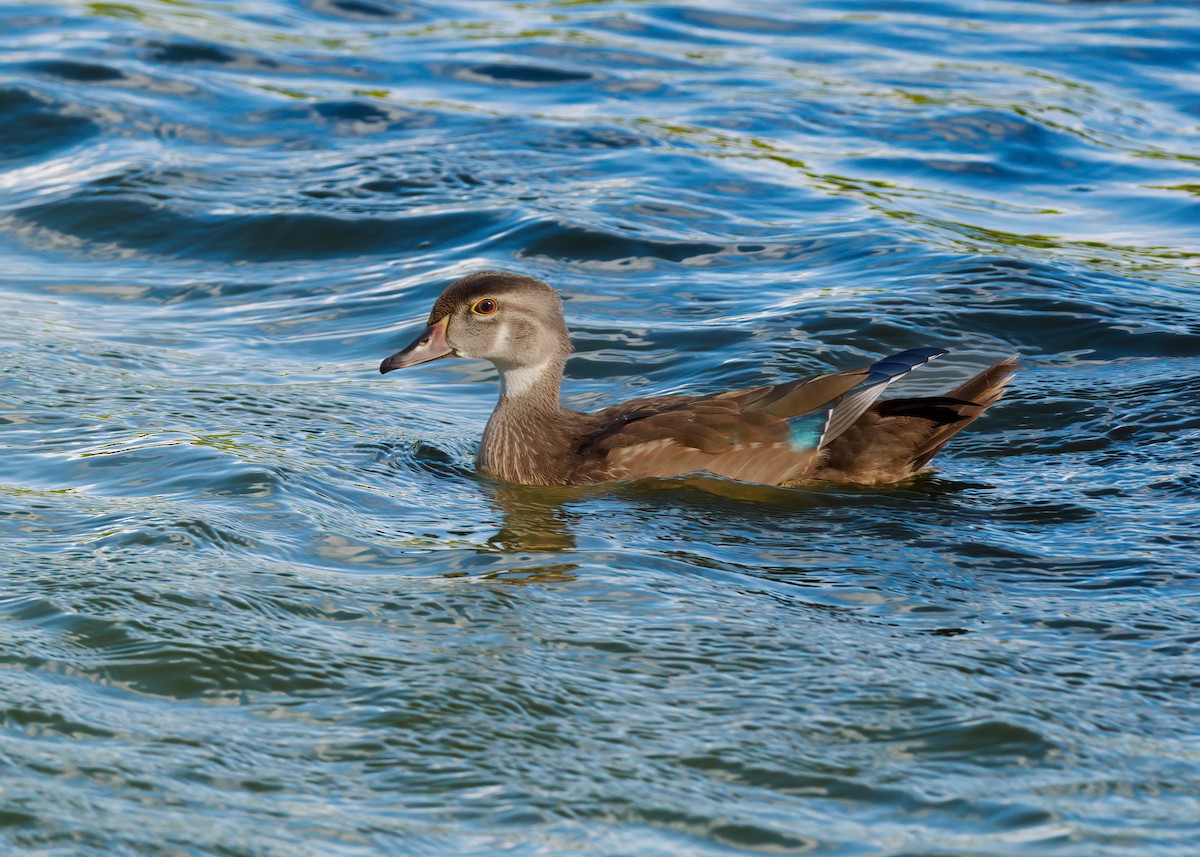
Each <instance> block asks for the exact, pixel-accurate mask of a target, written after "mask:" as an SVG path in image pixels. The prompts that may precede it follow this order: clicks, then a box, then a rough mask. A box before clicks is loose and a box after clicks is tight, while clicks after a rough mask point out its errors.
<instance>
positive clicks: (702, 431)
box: [379, 273, 1016, 486]
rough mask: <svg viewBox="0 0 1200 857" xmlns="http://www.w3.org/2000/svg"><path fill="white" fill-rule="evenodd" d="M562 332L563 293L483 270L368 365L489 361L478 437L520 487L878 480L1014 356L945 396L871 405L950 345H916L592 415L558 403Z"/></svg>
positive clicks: (942, 436)
mask: <svg viewBox="0 0 1200 857" xmlns="http://www.w3.org/2000/svg"><path fill="white" fill-rule="evenodd" d="M570 353H571V341H570V338H569V337H568V334H567V326H566V322H565V321H564V320H563V310H562V301H561V300H560V299H559V297H558V294H557V293H555V291H554V290H553V289H552V288H550V286H548V285H547V284H546V283H543V282H542V281H540V280H535V279H533V278H532V277H523V276H517V275H514V274H502V273H481V274H472V275H470V276H467V277H463V278H462V279H460V280H458V281H457V282H455V283H453V284H452V285H450V286H449V287H448V288H447V289H446V290H445V291H444V292H442V294H441V296H440V297H439V298H438V299H437V302H436V303H435V304H434V305H433V311H432V312H431V313H430V314H429V326H428V327H426V328H425V330H424V331H423V332H422V333H421V334H420V335H419V336H418V337H417V338H416V339H415V340H414V341H413V342H412V344H410V345H409V346H408V347H407V348H405V349H404V350H402V351H399V352H397V353H396V354H393V355H392V356H391V357H389V358H387V359H386V360H384V361H383V363H381V364H380V366H379V371H380V372H390V371H392V370H393V369H401V368H404V367H406V366H415V365H417V364H418V363H427V362H429V361H430V360H437V359H439V358H442V357H448V356H450V355H455V356H458V357H469V358H478V359H483V360H490V361H491V362H492V364H493V365H494V366H495V367H496V369H497V370H498V371H499V372H500V401H499V402H498V403H497V405H496V410H495V411H494V412H493V413H492V417H491V419H490V420H488V424H487V428H486V429H484V432H483V441H482V443H481V444H480V447H479V457H478V463H479V468H480V470H482V471H483V472H484V473H485V474H487V475H488V476H491V477H494V478H496V479H500V480H503V481H505V482H513V483H518V484H524V485H578V484H585V483H593V482H603V481H607V480H614V479H641V478H646V477H672V476H681V475H684V474H689V473H698V472H702V473H710V474H714V475H716V476H723V477H726V478H729V479H736V480H741V481H744V482H757V483H763V484H767V485H782V486H789V485H796V484H801V483H810V482H835V483H852V484H860V485H878V484H885V483H891V482H899V481H901V480H903V479H907V478H908V477H910V476H912V475H913V474H915V473H916V472H918V471H919V470H921V469H922V468H923V467H925V465H926V464H927V463H928V462H929V460H930V459H931V458H932V457H933V456H934V455H935V454H936V453H937V452H938V450H940V449H941V448H942V447H943V446H944V445H945V444H946V442H947V441H948V440H950V438H951V437H953V436H954V435H955V434H957V433H958V432H959V431H961V430H962V429H963V428H965V427H966V426H967V425H969V424H970V423H972V422H974V421H975V420H976V419H977V418H978V417H979V416H980V414H982V413H983V412H984V411H985V410H987V409H988V407H990V406H991V405H992V404H993V403H994V402H995V401H996V400H997V399H999V398H1000V395H1001V393H1002V392H1003V389H1004V386H1005V384H1006V383H1008V381H1009V379H1010V378H1011V377H1012V375H1013V372H1014V371H1015V369H1016V357H1015V356H1014V357H1010V358H1008V359H1007V360H1002V361H1000V362H999V363H997V364H996V365H994V366H992V367H991V368H989V369H986V370H984V371H983V372H981V373H979V374H978V375H976V376H975V377H974V378H971V379H970V380H968V381H966V382H964V383H962V384H960V385H959V386H958V387H955V388H954V389H953V390H951V391H949V392H948V393H947V394H946V395H944V396H936V397H927V398H914V399H890V400H887V401H877V400H878V399H879V396H880V394H882V393H883V391H884V390H885V389H886V388H887V387H888V385H890V384H891V383H892V382H894V381H896V380H897V379H899V378H902V377H904V376H905V375H907V374H908V373H909V372H911V371H912V370H914V369H916V368H917V367H919V366H923V365H924V364H925V363H928V362H929V361H930V360H933V359H934V358H936V357H940V356H942V355H943V354H946V353H947V352H945V351H943V350H942V349H939V348H916V349H912V350H910V351H903V352H901V353H899V354H893V355H892V356H891V357H885V358H884V359H882V360H879V361H877V362H876V363H873V364H871V365H870V366H867V367H865V368H863V369H852V370H849V371H845V372H832V373H829V374H826V375H817V376H815V377H812V378H803V379H799V380H795V381H790V382H788V383H786V384H780V385H778V386H773V387H755V388H752V389H747V390H734V391H731V392H726V393H710V394H707V395H696V396H653V397H650V398H644V399H631V400H629V401H627V402H622V403H620V404H617V405H612V406H610V407H607V408H604V409H603V410H600V411H597V412H595V413H590V414H589V413H582V412H580V411H574V410H570V409H569V408H564V407H563V406H562V405H561V404H560V403H559V386H560V384H561V382H562V375H563V366H564V364H565V363H566V360H567V355H568V354H570Z"/></svg>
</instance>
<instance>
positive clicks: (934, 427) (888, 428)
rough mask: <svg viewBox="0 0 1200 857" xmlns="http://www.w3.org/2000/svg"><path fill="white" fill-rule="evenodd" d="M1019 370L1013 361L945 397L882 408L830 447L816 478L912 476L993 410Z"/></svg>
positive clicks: (881, 479)
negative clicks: (965, 429) (989, 410)
mask: <svg viewBox="0 0 1200 857" xmlns="http://www.w3.org/2000/svg"><path fill="white" fill-rule="evenodd" d="M889 359H890V358H889ZM1016 368H1017V358H1016V356H1015V355H1014V356H1013V357H1009V358H1008V359H1006V360H1002V361H1000V362H999V363H997V364H996V365H994V366H991V367H990V368H988V369H985V370H984V371H983V372H980V373H979V374H978V375H976V376H975V377H973V378H971V379H970V380H968V381H966V382H964V383H963V384H961V385H959V386H958V387H956V388H954V389H953V390H951V391H950V392H949V393H947V394H946V395H945V396H936V397H925V398H914V399H890V400H888V401H885V402H879V403H878V404H876V405H875V406H874V407H872V408H870V409H869V410H867V411H865V412H862V413H861V414H860V416H859V417H858V418H857V419H856V420H855V421H854V423H853V424H852V425H851V426H849V427H848V428H847V429H845V430H844V431H843V433H842V434H841V436H840V437H838V438H837V439H836V440H835V441H834V442H832V443H829V445H828V446H827V448H826V451H825V460H824V462H823V463H822V465H821V466H820V468H819V470H818V472H817V473H816V474H815V475H816V477H817V478H818V479H829V480H832V481H839V482H859V483H868V484H869V483H883V482H898V481H900V480H901V479H905V478H907V477H909V476H911V475H912V474H914V473H916V472H917V471H918V470H920V469H921V468H922V467H924V466H925V465H926V464H928V463H929V460H930V459H931V458H933V457H934V456H935V455H936V454H937V453H938V452H939V451H940V450H941V448H942V447H943V446H945V445H946V443H947V441H949V440H950V438H952V437H954V435H956V434H958V433H959V432H960V431H962V430H963V429H964V428H966V427H967V426H969V425H970V424H971V423H973V422H974V421H975V420H976V419H978V418H979V416H980V415H981V414H982V413H983V412H984V411H986V410H987V409H988V408H989V407H991V406H992V405H993V404H995V402H996V400H998V399H999V398H1000V396H1001V395H1002V393H1003V392H1004V387H1005V385H1006V384H1007V383H1008V381H1009V380H1010V379H1011V378H1012V376H1013V373H1014V372H1015V371H1016Z"/></svg>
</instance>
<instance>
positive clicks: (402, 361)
mask: <svg viewBox="0 0 1200 857" xmlns="http://www.w3.org/2000/svg"><path fill="white" fill-rule="evenodd" d="M449 320H450V316H446V317H445V318H443V319H442V320H441V321H437V322H434V323H433V324H431V325H429V327H427V328H425V330H424V331H422V333H421V335H420V336H418V337H417V338H416V339H414V340H413V341H412V344H411V345H409V346H408V347H407V348H405V349H404V350H402V351H397V352H396V353H395V354H393V355H392V356H391V357H389V358H388V359H387V360H384V361H383V362H382V363H380V364H379V371H380V372H391V371H392V370H393V369H403V368H404V367H405V366H416V365H417V364H418V363H428V362H429V361H430V360H437V359H438V358H439V357H448V356H450V355H451V354H453V353H454V352H453V351H452V350H451V348H450V346H449V345H447V344H446V322H448V321H449Z"/></svg>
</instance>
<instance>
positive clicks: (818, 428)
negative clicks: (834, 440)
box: [788, 411, 829, 450]
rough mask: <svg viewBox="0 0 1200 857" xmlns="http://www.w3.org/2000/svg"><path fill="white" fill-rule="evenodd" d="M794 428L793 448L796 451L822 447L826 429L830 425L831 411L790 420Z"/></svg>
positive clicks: (818, 412)
mask: <svg viewBox="0 0 1200 857" xmlns="http://www.w3.org/2000/svg"><path fill="white" fill-rule="evenodd" d="M788 425H790V426H791V427H792V446H793V447H794V448H795V449H796V450H807V449H812V448H813V447H816V446H820V445H821V438H823V437H824V436H825V429H826V427H827V426H828V425H829V411H817V412H816V413H815V414H801V415H800V416H798V417H792V418H791V419H790V420H788Z"/></svg>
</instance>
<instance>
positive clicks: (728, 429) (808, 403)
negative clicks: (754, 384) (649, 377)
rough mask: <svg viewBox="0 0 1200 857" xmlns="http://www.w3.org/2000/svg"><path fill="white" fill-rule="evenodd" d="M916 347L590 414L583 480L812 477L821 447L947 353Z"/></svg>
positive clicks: (583, 453) (582, 453) (767, 480)
mask: <svg viewBox="0 0 1200 857" xmlns="http://www.w3.org/2000/svg"><path fill="white" fill-rule="evenodd" d="M944 353H945V352H944V351H941V350H939V349H918V350H915V351H906V352H903V353H902V354H897V355H894V356H892V357H889V358H887V359H885V360H881V361H879V362H877V363H874V364H872V365H871V366H868V367H866V368H865V369H857V370H851V371H848V372H835V373H831V374H828V375H820V376H817V377H815V378H807V379H802V380H798V381H792V382H789V383H787V384H781V385H778V386H774V387H758V388H754V389H750V390H738V391H734V392H730V393H722V394H718V395H714V396H668V397H660V398H653V399H635V400H633V401H629V402H623V403H622V404H620V405H614V406H613V407H611V408H606V409H605V410H603V411H600V412H598V413H596V414H594V415H592V418H591V419H592V426H591V427H590V430H589V431H588V432H587V433H586V436H585V437H584V439H583V442H582V443H581V445H580V447H579V456H580V461H581V465H580V473H579V477H580V478H581V479H583V480H592V479H595V480H600V479H639V478H644V477H664V476H678V475H681V474H684V473H693V472H699V471H705V472H708V473H713V474H716V475H718V476H725V477H728V478H730V479H739V480H744V481H748V482H762V483H766V484H772V485H779V484H783V483H785V482H794V481H798V480H801V479H805V478H807V477H808V476H809V475H810V474H811V473H812V471H813V470H814V469H815V468H816V465H817V463H818V461H819V458H820V456H821V453H822V450H823V449H824V447H825V446H826V445H827V444H828V443H830V442H831V441H832V440H834V439H835V438H836V437H838V436H839V435H840V434H842V433H843V432H844V431H845V430H846V429H847V428H848V427H849V426H850V425H852V424H853V423H854V422H855V420H857V419H858V418H859V417H861V416H862V415H863V413H864V412H865V411H866V410H867V409H868V408H870V406H871V405H872V404H873V403H874V402H875V400H876V399H877V398H879V395H880V394H881V393H882V392H883V390H884V389H885V388H886V387H887V386H888V385H889V384H891V383H892V382H893V381H896V380H897V379H899V378H901V377H903V376H904V375H907V374H908V373H909V372H911V371H912V370H913V369H915V368H917V367H918V366H921V365H924V364H925V363H927V362H928V361H929V360H932V359H933V358H935V357H938V356H940V355H941V354H944Z"/></svg>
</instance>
